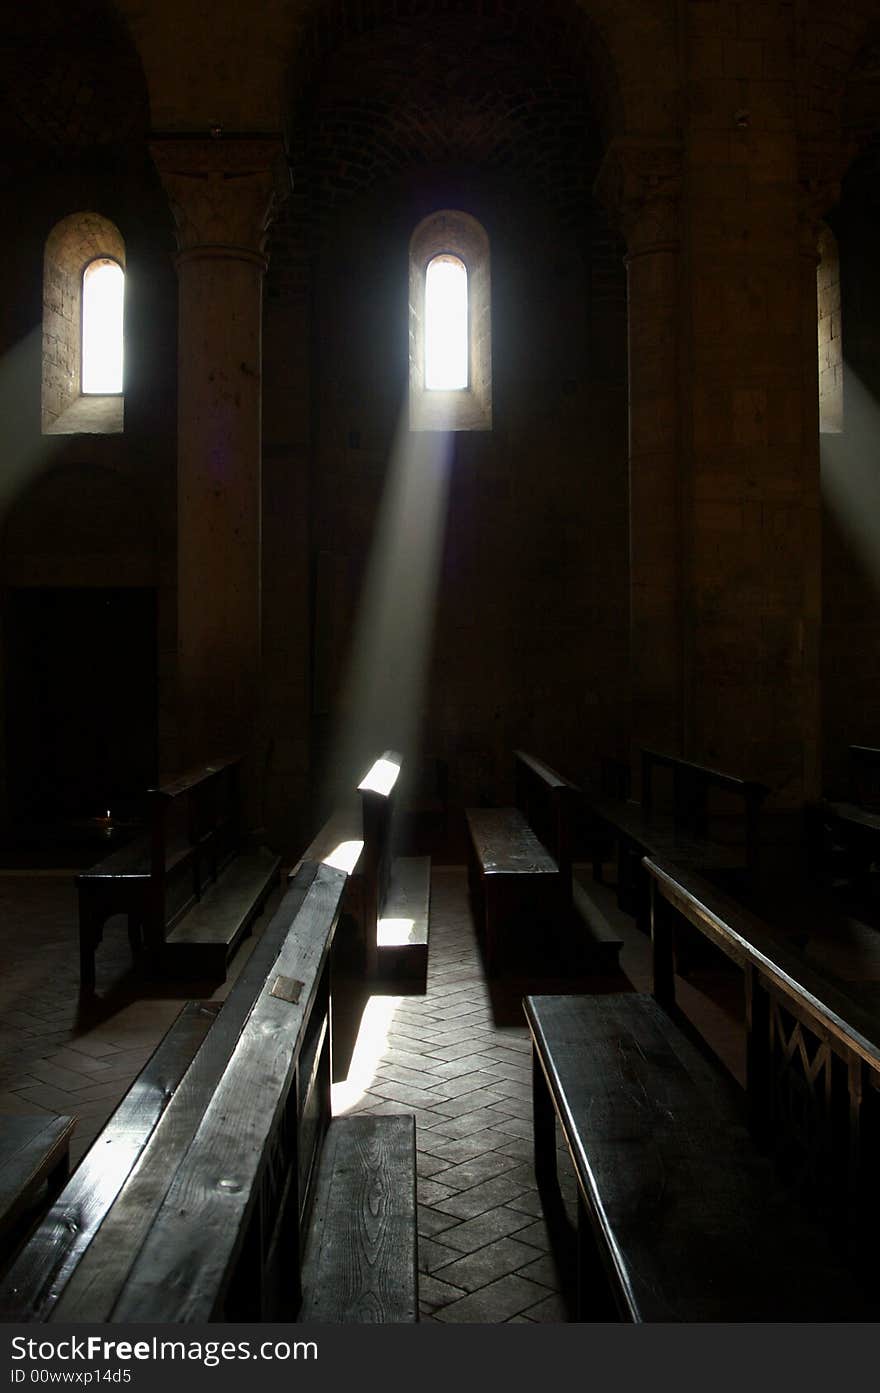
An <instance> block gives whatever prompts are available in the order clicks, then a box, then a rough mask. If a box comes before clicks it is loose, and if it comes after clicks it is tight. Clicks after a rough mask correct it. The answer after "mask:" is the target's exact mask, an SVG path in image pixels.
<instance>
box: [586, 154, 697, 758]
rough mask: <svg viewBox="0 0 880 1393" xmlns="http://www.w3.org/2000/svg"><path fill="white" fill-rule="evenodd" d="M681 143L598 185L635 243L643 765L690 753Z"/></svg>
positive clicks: (633, 542)
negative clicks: (651, 756)
mask: <svg viewBox="0 0 880 1393" xmlns="http://www.w3.org/2000/svg"><path fill="white" fill-rule="evenodd" d="M680 164H681V156H680V151H679V149H678V147H677V146H676V145H674V144H657V143H655V142H638V141H635V140H627V139H621V140H617V141H615V142H613V144H612V145H611V146H610V147H609V150H608V152H607V154H606V156H605V159H604V161H603V164H602V168H601V170H600V172H599V177H598V179H597V182H596V193H597V196H598V197H599V198H600V199H601V200H602V202H603V203H604V204H605V206H606V207H607V208H608V210H609V213H610V215H611V217H612V218H613V219H614V221H615V222H616V224H617V226H618V227H619V228H620V230H621V232H622V233H623V236H624V238H625V239H626V245H627V257H626V266H627V315H628V358H629V493H630V501H629V507H630V537H629V541H630V681H631V702H632V719H631V730H632V741H631V746H632V753H633V756H634V757H633V760H632V770H633V779H634V782H636V783H637V781H638V778H639V761H638V758H637V757H636V756H637V751H638V748H639V747H640V746H642V745H646V746H654V747H657V748H660V749H663V750H668V751H670V752H671V753H678V752H680V751H681V750H682V749H683V743H684V732H683V708H682V662H683V647H682V645H683V628H682V617H683V616H682V593H681V564H682V550H681V548H682V514H681V505H682V500H681V468H680V444H681V442H680V427H679V421H680V412H681V403H680V381H681V349H680V333H679V322H680V290H679V275H680V269H679V256H680V248H679V199H680V192H681V176H680Z"/></svg>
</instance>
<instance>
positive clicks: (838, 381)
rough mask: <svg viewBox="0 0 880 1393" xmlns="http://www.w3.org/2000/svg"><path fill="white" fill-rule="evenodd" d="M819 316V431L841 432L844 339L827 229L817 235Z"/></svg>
mask: <svg viewBox="0 0 880 1393" xmlns="http://www.w3.org/2000/svg"><path fill="white" fill-rule="evenodd" d="M816 297H817V304H818V317H819V429H820V431H823V432H825V433H835V432H839V431H842V430H843V337H842V333H841V297H840V253H839V251H838V246H837V238H836V237H835V235H834V233H833V232H832V231H831V228H830V227H827V226H825V227H823V228H822V231H821V233H820V235H819V264H818V267H817V269H816Z"/></svg>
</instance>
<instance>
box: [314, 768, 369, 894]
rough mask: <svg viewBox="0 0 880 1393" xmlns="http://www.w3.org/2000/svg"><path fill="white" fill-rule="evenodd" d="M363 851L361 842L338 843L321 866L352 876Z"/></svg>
mask: <svg viewBox="0 0 880 1393" xmlns="http://www.w3.org/2000/svg"><path fill="white" fill-rule="evenodd" d="M361 787H363V785H361ZM363 849H364V844H363V842H362V841H350V842H340V843H339V845H338V846H335V847H334V848H333V850H332V851H331V852H330V854H329V856H325V857H324V858H323V861H322V864H323V865H325V866H332V867H333V868H334V870H337V871H345V874H346V875H353V874H354V869H355V866H356V865H357V863H358V861H359V860H360V857H361V852H362V851H363Z"/></svg>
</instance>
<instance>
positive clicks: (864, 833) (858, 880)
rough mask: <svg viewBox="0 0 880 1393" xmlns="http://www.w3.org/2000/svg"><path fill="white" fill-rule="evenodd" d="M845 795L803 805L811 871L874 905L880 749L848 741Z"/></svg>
mask: <svg viewBox="0 0 880 1393" xmlns="http://www.w3.org/2000/svg"><path fill="white" fill-rule="evenodd" d="M849 762H850V788H849V791H848V792H849V797H848V798H845V799H839V798H822V799H820V800H819V801H818V802H816V803H812V804H807V806H806V807H805V810H804V813H805V820H806V837H807V844H808V849H809V856H810V872H811V874H812V875H813V876H814V878H817V879H822V878H824V879H825V880H826V881H830V883H831V884H833V885H837V886H838V888H844V889H850V890H852V891H853V892H854V894H855V897H856V899H857V900H860V901H861V902H862V904H863V906H864V907H865V908H866V909H868V908H870V909H872V910H874V911H876V909H877V897H876V889H877V884H878V869H880V866H878V863H880V750H877V749H874V748H873V747H872V746H868V745H850V746H849Z"/></svg>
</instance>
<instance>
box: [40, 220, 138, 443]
mask: <svg viewBox="0 0 880 1393" xmlns="http://www.w3.org/2000/svg"><path fill="white" fill-rule="evenodd" d="M101 262H115V263H116V265H118V266H119V267H120V268H121V269H122V271H123V273H124V271H125V243H124V242H123V239H122V235H121V233H120V232H119V229H118V228H117V227H116V226H115V224H114V223H112V222H110V220H109V219H108V218H105V217H102V216H101V214H100V213H93V212H83V213H71V214H70V216H69V217H66V218H63V219H62V220H61V222H59V223H56V225H55V227H54V228H53V229H52V231H51V232H50V234H49V236H48V238H47V240H46V249H45V253H44V257H43V355H42V361H43V383H42V389H43V390H42V429H43V434H44V435H75V434H98V435H107V434H112V433H115V432H119V431H121V430H122V428H123V418H124V398H123V395H122V393H121V392H116V393H109V392H108V393H100V392H98V393H94V392H91V393H89V392H86V393H84V391H83V287H84V276H85V273H86V271H87V270H88V269H89V267H91V266H93V265H97V264H98V263H101Z"/></svg>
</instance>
